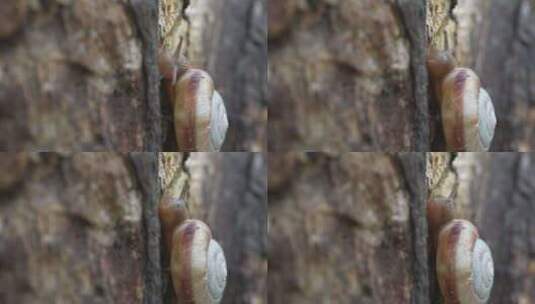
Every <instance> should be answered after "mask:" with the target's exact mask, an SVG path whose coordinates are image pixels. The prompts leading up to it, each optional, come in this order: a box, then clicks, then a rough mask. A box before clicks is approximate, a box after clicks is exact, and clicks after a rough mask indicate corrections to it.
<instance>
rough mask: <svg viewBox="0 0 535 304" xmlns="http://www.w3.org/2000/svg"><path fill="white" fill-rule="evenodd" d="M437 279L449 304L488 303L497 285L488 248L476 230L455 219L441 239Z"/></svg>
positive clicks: (470, 225)
mask: <svg viewBox="0 0 535 304" xmlns="http://www.w3.org/2000/svg"><path fill="white" fill-rule="evenodd" d="M437 276H438V282H439V286H440V290H441V291H442V295H443V296H444V300H445V303H446V304H454V303H458V304H472V303H486V302H487V300H488V299H489V297H490V291H491V289H492V283H493V281H494V264H493V261H492V255H491V252H490V248H489V246H488V245H487V244H486V243H485V241H483V240H481V239H480V238H479V234H478V232H477V229H476V227H475V226H474V225H473V224H472V223H470V222H469V221H466V220H459V219H455V220H452V221H450V222H449V223H448V224H447V225H446V226H444V228H442V229H441V231H440V234H439V237H438V249H437Z"/></svg>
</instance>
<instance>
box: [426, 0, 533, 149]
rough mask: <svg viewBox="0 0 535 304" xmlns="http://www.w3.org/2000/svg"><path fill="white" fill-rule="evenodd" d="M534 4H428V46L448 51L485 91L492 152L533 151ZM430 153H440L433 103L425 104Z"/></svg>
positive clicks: (498, 0)
mask: <svg viewBox="0 0 535 304" xmlns="http://www.w3.org/2000/svg"><path fill="white" fill-rule="evenodd" d="M534 11H535V3H534V2H533V1H532V0H513V1H509V0H492V1H485V0H474V1H467V0H455V1H453V0H432V1H430V2H429V5H428V15H427V27H428V29H427V32H428V37H429V41H430V44H431V45H434V46H435V47H437V48H439V49H447V50H450V51H451V52H452V53H453V54H454V55H455V57H456V59H457V62H458V64H459V66H464V67H469V68H471V69H473V70H474V71H475V72H476V73H477V74H478V75H479V77H480V79H481V82H482V85H483V86H484V87H485V88H486V89H487V91H488V92H489V94H490V96H491V98H492V102H493V104H494V107H495V109H496V117H497V119H498V124H497V127H496V133H495V136H494V140H493V142H492V145H491V148H490V149H491V150H492V151H533V150H535V132H534V131H533V130H534V127H535V106H534V104H535V102H534V101H535V97H534V96H535V94H534V92H535V85H534V81H533V78H534V76H533V75H534V74H535V65H534V64H533V63H534V62H535V61H534V60H533V59H532V58H533V57H534V56H535V47H534V41H535V13H534ZM430 117H431V126H430V128H431V138H432V143H433V144H432V149H433V150H437V151H440V150H444V139H443V135H442V128H441V125H440V116H439V113H438V109H437V106H436V101H435V102H431V104H430Z"/></svg>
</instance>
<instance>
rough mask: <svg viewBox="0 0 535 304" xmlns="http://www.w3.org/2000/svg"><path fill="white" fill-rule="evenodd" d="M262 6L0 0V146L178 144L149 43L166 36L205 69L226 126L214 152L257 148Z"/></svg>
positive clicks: (231, 1)
mask: <svg viewBox="0 0 535 304" xmlns="http://www.w3.org/2000/svg"><path fill="white" fill-rule="evenodd" d="M158 4H160V5H161V6H160V8H159V7H158ZM265 6H266V4H265V0H247V1H244V0H226V1H217V0H197V1H185V0H168V1H166V0H160V1H158V0H149V1H143V0H129V1H111V2H110V1H105V0H80V1H30V0H5V1H2V3H1V4H0V14H1V15H0V16H1V17H2V18H1V19H2V21H0V42H1V47H0V133H2V134H4V136H2V138H0V150H16V151H20V150H27V151H30V150H31V151H36V150H45V151H101V150H107V151H110V150H113V151H160V150H164V149H165V150H172V151H174V150H177V146H176V141H175V135H174V134H175V133H174V128H173V120H172V115H171V110H170V105H169V103H168V102H167V101H164V102H162V103H160V84H159V82H160V76H159V74H158V67H157V53H158V49H159V48H160V44H161V42H160V41H162V42H166V41H164V39H165V38H167V37H168V35H169V33H170V32H171V36H174V37H173V38H177V40H173V41H172V43H171V46H172V47H173V51H174V50H177V49H178V53H182V54H186V55H188V57H189V59H191V61H192V64H193V66H195V67H198V68H202V69H205V70H207V71H208V72H209V73H210V74H211V76H212V78H214V80H215V84H216V88H217V90H218V91H219V92H220V93H221V95H222V96H223V98H224V100H225V104H226V107H227V112H228V117H229V120H230V128H229V131H228V133H227V139H226V142H225V145H224V147H223V149H224V150H232V151H238V150H248V151H252V150H254V151H260V150H265V145H266V144H265V137H266V135H265V134H266V130H265V125H266V121H267V111H266V109H267V106H266V101H265V100H266V85H265V83H266V77H267V76H266V70H267V59H266V58H267V41H266V35H267V34H266V20H265V19H266V12H265V11H266V10H265ZM158 9H160V12H159V13H158ZM188 14H189V16H188ZM159 16H160V17H159ZM175 24H176V25H177V26H176V27H174V25H175ZM158 34H160V38H161V39H160V38H158Z"/></svg>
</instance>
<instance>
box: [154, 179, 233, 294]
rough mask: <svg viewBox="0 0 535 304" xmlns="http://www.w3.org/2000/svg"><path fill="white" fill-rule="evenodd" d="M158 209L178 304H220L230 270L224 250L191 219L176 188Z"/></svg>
mask: <svg viewBox="0 0 535 304" xmlns="http://www.w3.org/2000/svg"><path fill="white" fill-rule="evenodd" d="M173 184H174V183H172V185H171V186H173ZM158 209H159V210H158V211H159V217H160V222H161V225H162V234H163V237H164V244H165V248H166V250H167V252H168V255H167V256H168V257H169V258H170V267H171V279H172V281H173V287H174V290H175V294H176V297H177V300H178V301H177V302H178V303H181V304H182V303H192V304H193V303H201V304H205V303H206V304H215V303H219V302H220V301H221V299H222V297H223V293H224V290H225V286H226V281H227V266H226V261H225V255H224V252H223V249H222V248H221V246H220V245H219V243H218V242H217V241H215V240H213V239H212V232H211V231H210V228H208V226H207V225H206V224H205V223H203V222H202V221H199V220H195V219H188V217H189V216H188V211H187V207H186V203H185V201H184V200H183V199H181V198H179V197H178V192H177V191H176V188H175V189H172V188H171V189H168V191H166V192H165V193H164V195H163V196H162V199H161V202H160V206H159V208H158Z"/></svg>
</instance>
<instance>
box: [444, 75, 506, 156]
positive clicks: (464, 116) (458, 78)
mask: <svg viewBox="0 0 535 304" xmlns="http://www.w3.org/2000/svg"><path fill="white" fill-rule="evenodd" d="M441 113H442V124H443V127H444V134H445V137H446V145H447V147H448V150H449V151H487V150H488V149H489V146H490V142H491V141H492V137H493V136H494V129H495V127H496V115H495V114H494V106H493V105H492V101H491V99H490V96H489V95H488V93H487V92H486V91H485V90H484V89H482V88H481V84H480V81H479V77H478V76H477V75H476V74H475V73H474V71H472V70H470V69H467V68H455V69H453V71H451V72H450V73H449V74H448V75H447V76H446V78H445V79H444V81H443V83H442V101H441Z"/></svg>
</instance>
